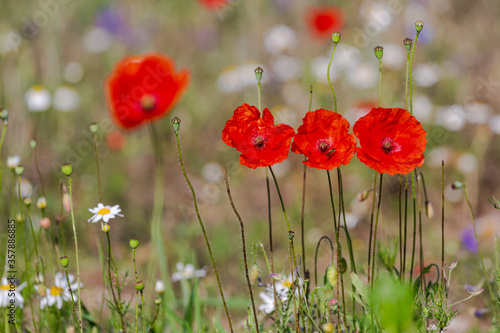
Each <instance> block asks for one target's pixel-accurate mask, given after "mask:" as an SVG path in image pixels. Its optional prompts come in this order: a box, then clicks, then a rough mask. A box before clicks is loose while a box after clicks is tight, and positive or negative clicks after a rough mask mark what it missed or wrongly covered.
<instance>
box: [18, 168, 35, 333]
mask: <svg viewBox="0 0 500 333" xmlns="http://www.w3.org/2000/svg"><path fill="white" fill-rule="evenodd" d="M17 184H18V185H17V189H18V192H17V193H18V195H19V214H20V218H21V220H20V223H19V224H20V229H21V239H22V240H23V251H24V270H25V272H26V281H27V282H28V291H29V296H28V300H29V305H30V311H31V320H32V321H33V328H34V330H35V332H38V328H37V326H36V321H35V312H34V310H33V304H32V303H31V295H32V293H33V290H32V289H31V282H30V276H29V273H28V254H27V252H26V240H25V237H24V218H23V205H22V199H21V175H18V176H17Z"/></svg>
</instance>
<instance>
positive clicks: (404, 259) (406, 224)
mask: <svg viewBox="0 0 500 333" xmlns="http://www.w3.org/2000/svg"><path fill="white" fill-rule="evenodd" d="M407 236H408V175H406V176H405V209H404V233H403V272H402V273H401V275H402V276H403V280H404V276H405V273H406V243H407Z"/></svg>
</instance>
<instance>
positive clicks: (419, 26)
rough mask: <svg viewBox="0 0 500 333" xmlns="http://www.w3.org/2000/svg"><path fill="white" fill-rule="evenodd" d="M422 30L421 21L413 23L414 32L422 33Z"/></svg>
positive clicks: (422, 23) (422, 24)
mask: <svg viewBox="0 0 500 333" xmlns="http://www.w3.org/2000/svg"><path fill="white" fill-rule="evenodd" d="M423 28H424V22H422V21H417V22H415V30H417V32H420V31H422V29H423Z"/></svg>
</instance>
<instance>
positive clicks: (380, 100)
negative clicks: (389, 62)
mask: <svg viewBox="0 0 500 333" xmlns="http://www.w3.org/2000/svg"><path fill="white" fill-rule="evenodd" d="M378 67H379V83H378V107H380V106H382V58H380V59H379V60H378Z"/></svg>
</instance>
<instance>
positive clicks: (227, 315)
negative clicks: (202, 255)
mask: <svg viewBox="0 0 500 333" xmlns="http://www.w3.org/2000/svg"><path fill="white" fill-rule="evenodd" d="M174 132H175V140H176V141H177V151H178V153H179V162H180V164H181V169H182V174H183V175H184V179H185V180H186V183H187V184H188V186H189V189H190V190H191V195H192V197H193V203H194V210H195V211H196V217H197V218H198V222H199V224H200V228H201V232H202V233H203V238H204V239H205V243H206V245H207V250H208V255H209V256H210V261H211V262H212V268H213V269H214V273H215V278H216V280H217V285H218V287H219V293H220V297H221V299H222V303H223V305H224V310H225V312H226V317H227V321H228V323H229V329H230V331H231V332H233V324H232V323H231V317H230V315H229V310H228V309H227V304H226V299H225V298H224V292H223V291H222V284H221V282H220V278H219V273H218V271H217V266H215V260H214V256H213V254H212V248H211V247H210V242H209V241H208V236H207V232H206V231H205V226H204V224H203V221H202V219H201V215H200V212H199V210H198V201H197V199H196V193H195V192H194V188H193V185H191V182H190V181H189V177H188V175H187V173H186V169H185V167H184V161H183V160H182V152H181V143H180V140H179V130H175V129H174Z"/></svg>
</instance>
